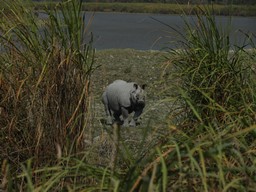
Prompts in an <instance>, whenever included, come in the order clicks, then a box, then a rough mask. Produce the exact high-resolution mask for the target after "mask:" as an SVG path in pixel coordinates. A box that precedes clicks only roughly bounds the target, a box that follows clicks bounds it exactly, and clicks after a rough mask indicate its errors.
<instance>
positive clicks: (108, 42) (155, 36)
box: [86, 13, 256, 50]
mask: <svg viewBox="0 0 256 192" xmlns="http://www.w3.org/2000/svg"><path fill="white" fill-rule="evenodd" d="M91 14H92V13H86V20H87V21H88V20H89V18H90V16H91ZM153 18H154V19H153ZM194 19H195V17H192V16H191V17H189V18H188V20H189V21H190V22H193V20H194ZM156 20H159V21H161V22H163V23H166V24H167V25H169V26H171V27H174V28H177V29H179V31H181V32H184V21H183V19H182V17H181V16H179V15H161V14H134V13H95V15H94V17H93V20H92V23H91V26H90V28H89V32H92V33H93V35H94V47H95V48H96V49H98V50H102V49H112V48H132V49H137V50H161V49H163V48H165V47H170V48H176V47H177V46H176V43H175V40H177V38H178V37H177V33H175V32H174V30H172V29H171V28H170V27H167V26H166V25H164V24H162V23H161V22H159V21H156ZM216 21H217V23H218V25H219V26H221V27H222V28H223V29H227V28H228V27H230V31H231V33H230V38H231V42H232V43H233V44H239V45H241V44H243V41H244V35H242V33H241V32H240V31H243V32H245V33H252V34H254V43H255V44H256V37H255V36H256V17H232V19H231V24H229V21H230V18H229V17H226V16H217V17H216Z"/></svg>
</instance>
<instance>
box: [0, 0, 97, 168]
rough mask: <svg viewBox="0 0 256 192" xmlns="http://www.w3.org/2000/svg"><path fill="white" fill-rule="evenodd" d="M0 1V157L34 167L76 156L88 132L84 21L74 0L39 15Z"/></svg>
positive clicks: (19, 1) (89, 59)
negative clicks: (0, 6)
mask: <svg viewBox="0 0 256 192" xmlns="http://www.w3.org/2000/svg"><path fill="white" fill-rule="evenodd" d="M1 3H3V4H4V7H5V9H3V10H2V11H1V16H0V18H1V22H0V30H1V35H0V43H1V54H0V62H1V64H0V75H1V79H0V90H1V92H0V102H1V103H0V106H1V110H2V112H1V117H0V118H1V121H0V127H1V136H0V137H1V143H2V144H1V149H0V150H1V156H0V159H1V161H2V160H3V159H7V160H8V161H9V162H10V163H11V164H12V165H18V164H19V163H20V162H23V161H25V160H27V159H28V158H33V164H32V167H37V166H38V165H40V164H45V163H50V162H54V161H56V160H57V158H61V157H62V156H66V155H68V154H70V153H74V152H78V151H79V149H80V148H81V147H83V138H84V137H85V136H86V134H88V133H89V132H88V130H87V127H86V126H87V125H88V123H89V122H88V118H87V115H88V114H89V112H88V105H89V102H90V100H89V94H90V90H89V85H90V75H91V73H92V71H93V62H94V60H93V58H94V50H93V48H92V41H91V40H92V39H91V38H89V39H88V34H87V32H86V29H87V26H86V23H89V21H85V18H84V16H83V12H82V11H81V2H80V1H77V0H71V1H65V2H63V3H60V4H57V5H56V7H52V9H50V10H49V9H48V8H49V7H48V8H47V9H45V10H44V11H43V12H42V13H39V12H36V11H35V10H33V6H31V2H30V1H23V0H14V1H8V0H6V1H2V2H1ZM38 14H39V15H38ZM43 16H45V17H43ZM57 154H58V155H57Z"/></svg>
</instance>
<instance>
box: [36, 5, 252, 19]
mask: <svg viewBox="0 0 256 192" xmlns="http://www.w3.org/2000/svg"><path fill="white" fill-rule="evenodd" d="M34 5H35V7H36V9H41V8H43V7H45V6H46V7H49V8H56V7H58V3H56V2H34ZM204 7H210V8H213V11H214V14H215V15H218V16H242V17H254V16H256V5H220V4H212V5H207V4H202V5H195V4H190V5H187V4H171V3H118V2H115V3H91V2H84V3H82V10H84V11H86V12H87V11H88V12H105V13H108V12H109V13H149V14H150V13H151V14H173V15H181V14H182V15H195V14H196V13H197V12H198V10H199V9H200V8H202V9H203V8H204Z"/></svg>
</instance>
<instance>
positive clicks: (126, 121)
mask: <svg viewBox="0 0 256 192" xmlns="http://www.w3.org/2000/svg"><path fill="white" fill-rule="evenodd" d="M121 111H122V116H123V120H124V123H123V127H129V119H128V117H129V112H128V109H126V108H125V107H121Z"/></svg>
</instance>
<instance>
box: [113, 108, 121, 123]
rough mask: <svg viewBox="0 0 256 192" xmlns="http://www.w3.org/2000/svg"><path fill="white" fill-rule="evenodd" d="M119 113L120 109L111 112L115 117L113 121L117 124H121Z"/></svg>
mask: <svg viewBox="0 0 256 192" xmlns="http://www.w3.org/2000/svg"><path fill="white" fill-rule="evenodd" d="M120 115H121V111H115V112H114V114H113V116H114V118H115V122H116V123H118V124H121V120H120Z"/></svg>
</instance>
